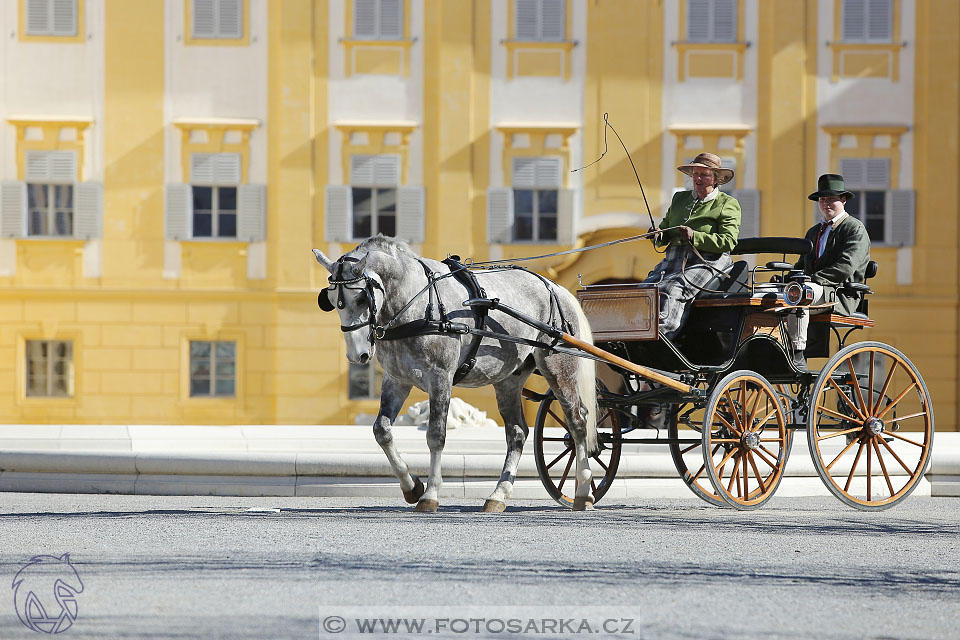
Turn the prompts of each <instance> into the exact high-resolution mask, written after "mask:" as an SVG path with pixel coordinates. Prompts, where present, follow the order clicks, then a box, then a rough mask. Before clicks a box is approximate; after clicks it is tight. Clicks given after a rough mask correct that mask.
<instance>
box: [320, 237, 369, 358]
mask: <svg viewBox="0 0 960 640" xmlns="http://www.w3.org/2000/svg"><path fill="white" fill-rule="evenodd" d="M313 255H314V256H315V257H316V259H317V262H319V263H320V264H321V265H323V267H324V268H325V269H326V270H327V271H329V272H330V277H329V282H330V286H329V287H327V288H326V289H324V290H322V291H321V292H320V295H319V296H317V304H318V305H319V306H320V308H321V309H322V310H323V311H333V310H334V309H336V311H337V313H338V314H339V315H340V330H341V331H343V337H344V340H345V341H346V343H347V360H349V361H350V362H354V363H359V364H366V363H368V362H370V361H371V360H372V359H373V355H374V349H375V346H376V342H375V341H374V333H373V332H374V328H375V326H376V316H377V310H378V309H382V308H383V282H382V281H381V279H380V276H378V275H377V273H376V272H375V270H374V263H375V262H376V259H375V257H374V256H375V253H374V252H368V253H365V254H363V255H361V256H351V255H350V254H345V255H342V256H340V258H338V259H337V260H331V259H330V258H328V257H327V256H325V255H324V254H323V252H322V251H320V250H319V249H314V250H313Z"/></svg>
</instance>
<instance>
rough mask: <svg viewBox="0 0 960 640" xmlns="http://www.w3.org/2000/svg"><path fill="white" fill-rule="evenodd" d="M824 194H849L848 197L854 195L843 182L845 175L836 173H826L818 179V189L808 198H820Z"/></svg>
mask: <svg viewBox="0 0 960 640" xmlns="http://www.w3.org/2000/svg"><path fill="white" fill-rule="evenodd" d="M824 196H838V197H839V196H847V199H850V198H853V197H854V195H853V193H851V192H850V191H847V188H846V187H845V186H844V184H843V176H841V175H839V174H836V173H825V174H823V175H822V176H820V179H819V180H817V190H816V191H814V192H813V193H811V194H810V195H809V196H807V197H808V198H810V199H811V200H819V199H820V198H823V197H824Z"/></svg>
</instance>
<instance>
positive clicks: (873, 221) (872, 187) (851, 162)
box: [840, 158, 890, 243]
mask: <svg viewBox="0 0 960 640" xmlns="http://www.w3.org/2000/svg"><path fill="white" fill-rule="evenodd" d="M840 173H841V175H843V182H844V184H845V185H846V187H847V190H848V191H850V192H852V193H853V194H854V196H855V197H854V198H853V199H852V200H847V202H846V204H845V205H844V209H845V210H846V212H847V213H849V214H850V215H852V216H855V217H857V218H859V219H860V221H861V222H862V223H863V225H864V226H865V227H866V228H867V233H869V234H870V241H871V242H876V243H885V242H886V241H887V237H886V232H885V228H886V217H887V204H886V203H887V191H888V189H889V188H890V160H889V159H887V158H840Z"/></svg>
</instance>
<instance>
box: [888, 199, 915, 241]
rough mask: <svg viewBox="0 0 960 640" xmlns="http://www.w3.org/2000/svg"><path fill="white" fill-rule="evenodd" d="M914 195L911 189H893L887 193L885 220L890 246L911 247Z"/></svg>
mask: <svg viewBox="0 0 960 640" xmlns="http://www.w3.org/2000/svg"><path fill="white" fill-rule="evenodd" d="M915 201H916V195H915V193H914V191H913V189H893V190H891V191H889V192H887V220H888V224H889V225H890V226H889V233H887V237H888V238H890V244H892V245H897V246H900V247H903V246H913V245H914V244H916V240H915V237H914V220H915V217H914V205H915Z"/></svg>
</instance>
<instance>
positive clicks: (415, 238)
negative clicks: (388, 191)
mask: <svg viewBox="0 0 960 640" xmlns="http://www.w3.org/2000/svg"><path fill="white" fill-rule="evenodd" d="M425 196H426V192H425V190H424V188H423V187H400V188H399V189H397V237H399V238H403V239H404V240H406V241H407V242H423V240H424V236H425V222H424V221H425V207H424V204H425Z"/></svg>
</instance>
